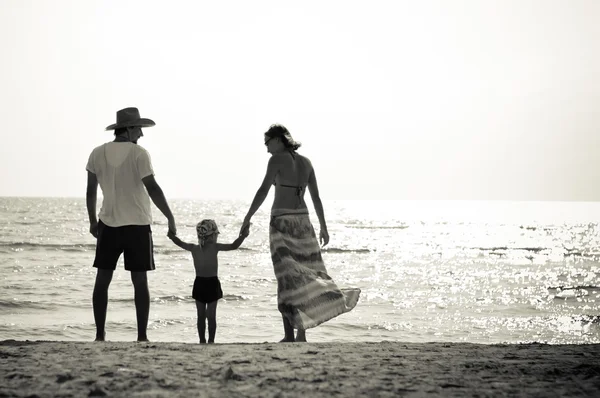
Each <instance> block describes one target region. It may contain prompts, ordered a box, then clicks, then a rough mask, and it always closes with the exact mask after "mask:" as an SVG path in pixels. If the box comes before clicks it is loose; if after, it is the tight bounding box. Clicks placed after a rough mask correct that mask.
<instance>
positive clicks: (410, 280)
mask: <svg viewBox="0 0 600 398" xmlns="http://www.w3.org/2000/svg"><path fill="white" fill-rule="evenodd" d="M324 204H325V214H326V218H327V220H328V226H329V231H330V235H331V241H330V243H329V245H328V246H327V247H326V248H325V250H324V252H323V258H324V261H325V264H326V266H327V268H328V271H329V273H330V275H331V276H332V277H333V278H334V280H335V281H336V282H337V284H338V285H339V286H340V287H359V288H360V289H362V293H361V298H360V301H359V303H358V305H357V307H356V308H355V309H354V310H353V311H351V312H350V313H347V314H343V315H341V316H339V317H337V318H335V319H333V320H331V321H329V322H326V323H324V324H322V325H320V326H319V327H317V328H315V329H310V330H308V332H307V336H308V339H309V341H314V342H325V341H346V342H354V341H382V340H391V341H404V342H429V341H447V342H473V343H520V342H545V343H553V344H554V343H556V344H559V343H560V344H562V343H573V344H581V343H600V324H599V319H600V317H599V315H600V314H599V309H600V276H599V275H600V267H599V264H600V263H599V260H600V230H599V224H598V223H599V222H600V203H596V202H476V201H474V202H462V201H448V202H445V201H329V202H327V201H325V202H324ZM170 205H171V207H172V209H173V212H174V214H175V216H176V219H177V223H178V235H179V236H181V237H182V238H183V239H184V240H188V241H194V239H195V233H194V226H195V224H196V223H197V222H198V221H199V220H201V219H202V218H214V219H215V220H216V221H217V223H218V224H219V228H220V230H221V235H220V238H219V239H220V242H225V243H227V242H229V241H233V240H234V239H235V237H236V236H237V233H238V230H239V226H240V223H241V220H242V218H243V216H244V215H245V212H246V210H247V208H248V205H249V203H248V202H242V201H216V200H215V201H203V200H170ZM269 206H270V203H269V202H268V201H267V202H265V204H264V205H263V207H262V208H261V209H260V210H259V212H258V213H257V214H256V216H255V217H254V219H253V228H252V231H251V235H250V236H249V237H248V239H246V241H245V242H244V244H243V246H242V248H241V249H239V250H236V251H232V252H224V253H221V254H220V257H219V263H220V267H219V272H220V278H221V283H222V286H223V291H224V294H225V297H224V299H223V300H221V301H220V302H219V304H218V309H217V322H218V329H217V342H221V343H229V342H248V343H255V342H267V341H268V342H274V341H278V340H279V339H280V338H281V337H282V336H283V328H282V322H281V316H280V314H279V312H278V311H277V296H276V289H277V287H276V280H275V278H274V274H273V270H272V264H271V260H270V254H269V239H268V222H269V217H268V213H269ZM154 212H155V214H154V217H155V218H154V219H155V222H154V225H153V226H152V228H153V236H154V243H155V261H156V266H157V269H156V271H154V272H151V273H149V285H150V293H151V300H152V303H151V308H150V323H149V338H150V339H151V340H153V341H176V342H190V343H194V342H197V341H198V337H197V331H196V307H195V304H194V300H193V299H192V298H191V290H192V283H193V280H194V267H193V265H192V259H191V255H190V254H189V253H188V252H185V251H183V250H181V249H179V248H178V247H177V246H175V245H173V244H172V243H171V241H170V240H168V238H167V237H166V232H167V227H166V222H165V221H166V220H165V219H164V217H163V216H162V215H161V214H160V213H159V212H158V210H156V209H154ZM311 218H312V219H313V222H314V225H315V228H318V223H317V220H316V216H315V214H314V211H312V208H311ZM317 230H318V229H317ZM94 248H95V240H94V238H93V237H92V236H91V235H90V234H89V233H88V223H87V213H86V209H85V200H84V199H83V198H0V271H1V272H0V340H5V339H17V340H26V339H28V340H68V341H89V340H93V338H94V333H95V327H94V320H93V314H92V303H91V294H92V289H93V284H94V278H95V269H94V268H92V266H91V265H92V262H93V258H94ZM135 338H136V322H135V307H134V303H133V287H132V285H131V281H130V276H129V273H128V272H127V271H125V270H124V269H123V265H122V262H120V263H119V265H118V267H117V271H115V274H114V278H113V282H112V284H111V287H110V290H109V307H108V317H107V339H109V340H112V341H132V340H134V339H135Z"/></svg>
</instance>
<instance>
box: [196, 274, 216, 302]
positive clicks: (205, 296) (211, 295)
mask: <svg viewBox="0 0 600 398" xmlns="http://www.w3.org/2000/svg"><path fill="white" fill-rule="evenodd" d="M192 297H193V298H194V299H196V300H198V301H201V302H203V303H212V302H213V301H217V300H219V299H222V298H223V291H222V290H221V282H220V281H219V277H218V276H209V277H203V276H197V277H196V280H195V281H194V289H193V290H192Z"/></svg>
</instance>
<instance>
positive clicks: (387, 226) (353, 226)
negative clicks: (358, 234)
mask: <svg viewBox="0 0 600 398" xmlns="http://www.w3.org/2000/svg"><path fill="white" fill-rule="evenodd" d="M345 227H346V228H354V229H406V228H408V227H409V226H408V225H345Z"/></svg>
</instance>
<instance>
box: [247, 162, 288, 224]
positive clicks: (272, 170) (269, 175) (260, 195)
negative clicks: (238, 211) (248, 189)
mask: <svg viewBox="0 0 600 398" xmlns="http://www.w3.org/2000/svg"><path fill="white" fill-rule="evenodd" d="M279 167H280V163H279V161H278V156H277V155H273V156H271V159H269V163H268V165H267V172H266V173H265V178H264V179H263V182H262V184H261V185H260V188H258V191H256V194H255V195H254V199H253V200H252V204H251V205H250V209H248V213H247V214H246V217H244V222H243V223H242V227H241V228H240V235H242V231H243V230H244V229H245V228H246V227H247V226H249V225H250V220H251V219H252V216H253V215H254V213H256V211H257V210H258V209H259V208H260V206H261V205H262V204H263V202H264V201H265V199H266V198H267V195H268V194H269V190H270V189H271V185H272V184H273V181H274V180H275V176H276V175H277V173H278V172H279Z"/></svg>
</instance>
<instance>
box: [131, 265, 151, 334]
mask: <svg viewBox="0 0 600 398" xmlns="http://www.w3.org/2000/svg"><path fill="white" fill-rule="evenodd" d="M131 282H133V290H134V291H135V296H134V297H135V300H134V301H135V315H136V317H137V329H138V338H137V341H148V334H147V329H148V317H149V315H150V291H149V290H148V276H147V275H146V271H140V272H135V271H131Z"/></svg>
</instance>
